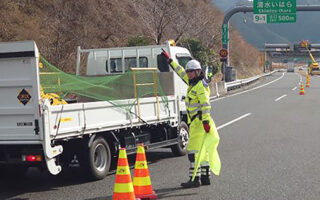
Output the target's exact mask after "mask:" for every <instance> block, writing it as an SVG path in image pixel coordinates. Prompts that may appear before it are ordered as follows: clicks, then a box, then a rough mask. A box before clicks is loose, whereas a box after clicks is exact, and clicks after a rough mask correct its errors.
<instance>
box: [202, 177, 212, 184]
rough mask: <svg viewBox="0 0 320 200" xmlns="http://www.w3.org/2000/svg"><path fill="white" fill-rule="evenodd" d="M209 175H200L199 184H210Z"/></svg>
mask: <svg viewBox="0 0 320 200" xmlns="http://www.w3.org/2000/svg"><path fill="white" fill-rule="evenodd" d="M210 184H211V183H210V176H205V177H202V176H201V185H210Z"/></svg>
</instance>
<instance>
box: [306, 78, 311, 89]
mask: <svg viewBox="0 0 320 200" xmlns="http://www.w3.org/2000/svg"><path fill="white" fill-rule="evenodd" d="M306 87H307V88H309V87H310V80H309V79H307V83H306Z"/></svg>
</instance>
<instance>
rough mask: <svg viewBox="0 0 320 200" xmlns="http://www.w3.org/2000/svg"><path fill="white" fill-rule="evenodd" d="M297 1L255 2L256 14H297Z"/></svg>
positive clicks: (254, 11) (261, 0) (274, 0)
mask: <svg viewBox="0 0 320 200" xmlns="http://www.w3.org/2000/svg"><path fill="white" fill-rule="evenodd" d="M296 7H297V3H296V0H254V2H253V13H254V14H278V13H296Z"/></svg>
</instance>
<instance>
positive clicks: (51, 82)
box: [40, 57, 168, 112]
mask: <svg viewBox="0 0 320 200" xmlns="http://www.w3.org/2000/svg"><path fill="white" fill-rule="evenodd" d="M40 62H41V63H42V65H43V66H42V67H40V84H41V87H42V89H43V92H44V93H54V94H57V95H59V96H60V98H61V99H68V98H69V97H70V96H73V97H74V96H76V97H77V98H76V99H77V101H78V102H91V101H108V102H110V103H112V104H113V105H115V106H118V107H119V108H121V109H124V110H126V111H127V112H130V109H131V107H132V104H135V103H137V101H138V100H139V98H144V97H156V96H158V97H159V102H160V105H161V106H162V107H164V108H167V107H168V105H167V103H168V101H167V98H166V95H165V94H164V92H163V89H162V87H161V84H160V81H159V72H157V71H152V70H148V69H142V70H141V71H140V70H137V71H132V70H129V71H128V72H126V73H123V74H117V75H104V76H94V77H92V76H77V75H73V74H68V73H65V72H63V71H61V70H59V69H58V68H57V67H55V66H53V65H52V64H50V63H49V62H48V61H47V60H46V59H44V58H43V57H40ZM127 99H131V100H132V101H127V102H131V105H130V104H128V103H123V102H124V101H121V100H127Z"/></svg>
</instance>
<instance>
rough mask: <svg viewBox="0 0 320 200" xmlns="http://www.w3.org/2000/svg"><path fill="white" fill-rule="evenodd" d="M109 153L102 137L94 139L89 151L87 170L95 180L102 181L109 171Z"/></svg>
mask: <svg viewBox="0 0 320 200" xmlns="http://www.w3.org/2000/svg"><path fill="white" fill-rule="evenodd" d="M110 163H111V152H110V148H109V145H108V143H107V142H106V140H105V139H104V138H102V137H98V138H96V139H95V140H94V141H93V143H92V145H91V147H90V149H89V169H90V172H91V177H92V178H93V179H95V180H100V179H103V178H104V177H106V176H107V173H108V171H109V169H110Z"/></svg>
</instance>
